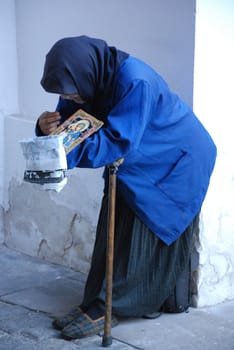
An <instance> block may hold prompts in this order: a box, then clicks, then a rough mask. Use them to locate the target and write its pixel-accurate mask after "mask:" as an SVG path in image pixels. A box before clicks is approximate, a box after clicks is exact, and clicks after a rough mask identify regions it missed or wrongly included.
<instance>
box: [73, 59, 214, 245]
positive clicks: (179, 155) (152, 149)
mask: <svg viewBox="0 0 234 350" xmlns="http://www.w3.org/2000/svg"><path fill="white" fill-rule="evenodd" d="M96 117H97V118H98V116H96ZM122 157H123V158H124V163H123V164H122V165H121V166H120V168H119V171H118V188H119V191H120V192H121V194H122V195H123V197H124V198H125V200H126V201H127V202H128V204H129V205H130V207H131V208H132V209H133V211H134V212H135V214H136V215H137V216H139V218H140V219H141V220H142V221H143V222H144V223H145V224H146V225H147V226H148V227H149V228H150V229H151V230H152V231H153V232H154V233H155V234H156V235H157V236H158V237H159V238H160V239H162V240H163V241H164V242H165V243H166V244H168V245H169V244H171V243H172V242H173V241H174V240H176V239H177V238H178V237H179V236H180V234H181V233H183V232H184V230H185V229H186V227H187V226H188V225H189V224H190V222H191V221H192V219H193V218H194V216H195V215H196V214H197V213H198V212H199V210H200V208H201V206H202V202H203V200H204V198H205V195H206V192H207V189H208V185H209V180H210V176H211V173H212V170H213V167H214V164H215V158H216V147H215V145H214V142H213V141H212V139H211V137H210V135H209V134H208V132H207V131H206V129H205V128H204V127H203V125H202V124H201V122H200V121H199V120H198V119H197V117H196V116H195V115H194V114H193V112H192V111H191V109H190V108H189V107H188V106H187V105H186V104H185V103H184V102H183V101H181V99H180V98H179V97H178V96H177V95H175V94H174V93H173V92H172V91H171V90H170V89H169V87H168V85H167V84H166V83H165V81H164V80H163V79H162V78H161V77H160V76H159V75H158V74H157V73H156V72H155V71H154V70H153V69H152V68H150V67H149V66H148V65H146V64H145V63H143V62H141V61H140V60H138V59H136V58H134V57H132V56H130V57H128V58H127V59H126V60H125V61H124V62H123V63H122V65H121V67H120V70H119V72H118V73H117V75H116V78H115V83H114V102H113V108H112V110H111V111H110V113H109V115H108V117H107V123H106V125H105V127H104V128H102V129H101V130H100V131H99V132H97V133H96V134H95V135H93V136H92V137H90V138H89V139H87V140H86V141H84V143H83V144H82V145H80V146H78V147H77V148H76V149H74V150H73V151H72V152H71V153H70V154H69V155H68V157H67V160H68V166H69V168H73V167H75V166H78V167H88V168H97V167H102V166H105V165H107V164H110V163H112V162H113V161H114V160H117V159H119V158H122Z"/></svg>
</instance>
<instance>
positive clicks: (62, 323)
mask: <svg viewBox="0 0 234 350" xmlns="http://www.w3.org/2000/svg"><path fill="white" fill-rule="evenodd" d="M82 313H83V311H82V310H81V309H80V308H79V307H78V308H76V309H75V310H72V311H70V312H69V313H68V314H66V315H64V316H62V317H58V318H56V319H55V320H54V321H53V322H52V325H53V327H54V328H55V329H58V330H62V329H63V328H64V327H66V326H67V325H69V323H71V322H72V321H74V320H75V319H76V318H77V317H79V316H80V315H81V314H82Z"/></svg>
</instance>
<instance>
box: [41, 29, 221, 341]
mask: <svg viewBox="0 0 234 350" xmlns="http://www.w3.org/2000/svg"><path fill="white" fill-rule="evenodd" d="M41 84H42V86H43V88H44V89H45V90H46V91H47V92H51V93H56V94H59V95H60V100H59V103H58V106H57V109H56V112H45V113H43V114H42V115H41V116H40V117H39V119H38V122H37V128H36V132H37V135H38V136H40V135H47V134H49V133H50V132H52V131H53V130H54V129H55V128H56V127H57V125H58V124H59V123H61V122H63V121H64V120H65V119H66V118H67V117H68V116H70V115H71V114H72V113H73V112H74V111H76V110H77V109H78V108H80V107H81V108H83V109H84V110H85V111H87V112H88V113H91V114H92V115H94V116H95V117H96V118H98V119H100V120H102V121H103V122H104V126H103V127H102V128H101V129H100V130H99V131H98V132H97V133H95V134H93V135H92V136H91V137H89V138H88V139H86V140H85V141H84V142H83V143H82V144H80V145H79V146H77V147H76V148H75V149H74V150H73V151H71V152H70V153H69V154H68V155H67V162H68V168H74V167H86V168H97V167H103V166H104V167H106V166H107V165H109V164H111V163H113V162H114V161H116V160H118V159H120V158H124V162H123V163H122V164H121V166H120V167H119V170H118V180H117V198H116V233H115V252H114V255H115V257H114V274H113V300H112V307H113V308H112V311H113V314H115V315H120V316H142V315H147V314H149V313H152V311H154V312H157V311H159V310H161V309H162V308H163V305H165V304H166V300H167V298H168V297H169V295H170V294H171V293H172V292H173V289H174V287H175V285H176V282H177V280H178V278H179V277H180V274H181V272H182V271H183V270H184V269H185V268H186V267H187V266H188V264H189V257H190V251H191V242H192V237H193V232H194V227H195V223H196V220H197V217H198V213H199V211H200V208H201V206H202V203H203V200H204V198H205V195H206V192H207V189H208V185H209V180H210V176H211V173H212V171H213V167H214V164H215V158H216V147H215V145H214V143H213V141H212V139H211V137H210V135H209V134H208V132H207V131H206V130H205V128H204V127H203V125H202V124H201V122H200V121H199V120H198V119H197V117H196V116H195V115H194V113H193V112H192V111H191V109H190V108H189V107H188V106H187V105H186V104H185V103H184V102H183V101H182V100H181V99H180V98H179V97H178V96H177V95H176V94H174V93H173V92H172V91H171V90H170V88H169V87H168V85H167V84H166V82H165V81H164V80H163V79H162V77H160V75H159V74H158V73H157V72H155V71H154V70H153V69H152V68H151V67H149V66H148V65H147V64H145V63H144V62H142V61H141V60H138V59H137V58H135V57H133V56H131V55H129V54H127V53H125V52H122V51H120V50H117V49H116V48H114V47H110V46H108V45H107V43H106V42H105V41H103V40H99V39H93V38H89V37H86V36H81V37H73V38H65V39H62V40H60V41H58V42H57V43H55V45H54V46H53V47H52V48H51V50H50V51H49V53H48V55H47V57H46V62H45V67H44V74H43V77H42V80H41ZM104 180H105V188H104V196H103V201H102V206H101V211H100V216H99V221H98V225H97V235H96V242H95V247H94V251H93V257H92V262H91V268H90V271H89V275H88V279H87V283H86V287H85V292H84V298H83V302H82V304H81V305H80V306H79V308H78V309H76V310H74V311H73V312H71V313H70V314H68V315H66V316H65V317H64V318H62V319H57V320H55V321H54V323H53V324H54V326H55V327H57V328H60V329H62V335H63V336H64V337H65V338H67V339H74V338H81V337H84V336H86V335H90V334H95V333H97V331H99V330H100V329H103V325H104V320H103V319H104V317H103V316H104V300H105V283H104V282H105V281H104V279H105V255H106V226H107V222H106V219H107V196H106V194H107V191H108V188H107V187H108V181H107V180H108V173H107V171H105V172H104ZM184 307H186V306H184ZM114 324H115V319H114V318H113V325H114Z"/></svg>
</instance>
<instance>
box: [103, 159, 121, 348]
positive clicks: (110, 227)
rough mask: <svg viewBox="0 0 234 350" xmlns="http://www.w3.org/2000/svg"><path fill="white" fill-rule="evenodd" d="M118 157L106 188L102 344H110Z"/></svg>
mask: <svg viewBox="0 0 234 350" xmlns="http://www.w3.org/2000/svg"><path fill="white" fill-rule="evenodd" d="M122 162H123V159H120V160H118V161H116V162H114V163H112V164H111V165H110V166H109V189H108V220H107V248H106V298H105V324H104V334H103V338H102V346H104V347H107V346H110V345H111V344H112V335H111V318H112V279H113V261H114V231H115V197H116V174H117V171H118V167H119V165H120V164H122Z"/></svg>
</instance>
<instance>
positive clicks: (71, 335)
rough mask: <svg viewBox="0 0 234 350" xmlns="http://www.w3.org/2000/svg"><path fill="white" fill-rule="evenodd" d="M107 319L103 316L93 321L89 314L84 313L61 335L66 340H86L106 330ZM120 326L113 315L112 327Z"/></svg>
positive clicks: (64, 329) (65, 328)
mask: <svg viewBox="0 0 234 350" xmlns="http://www.w3.org/2000/svg"><path fill="white" fill-rule="evenodd" d="M104 324H105V317H104V316H102V317H100V318H98V319H96V320H92V319H91V318H90V317H89V316H88V315H87V314H85V313H82V314H80V316H79V317H77V318H76V319H75V320H74V321H73V322H71V323H70V324H69V325H68V326H66V327H64V328H63V330H62V332H61V335H62V337H63V338H64V339H66V340H72V339H78V338H79V339H80V338H85V337H88V336H91V335H94V334H98V333H99V332H101V331H102V330H104ZM117 324H118V320H117V318H116V317H115V316H113V315H112V323H111V326H112V327H114V326H116V325H117Z"/></svg>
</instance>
